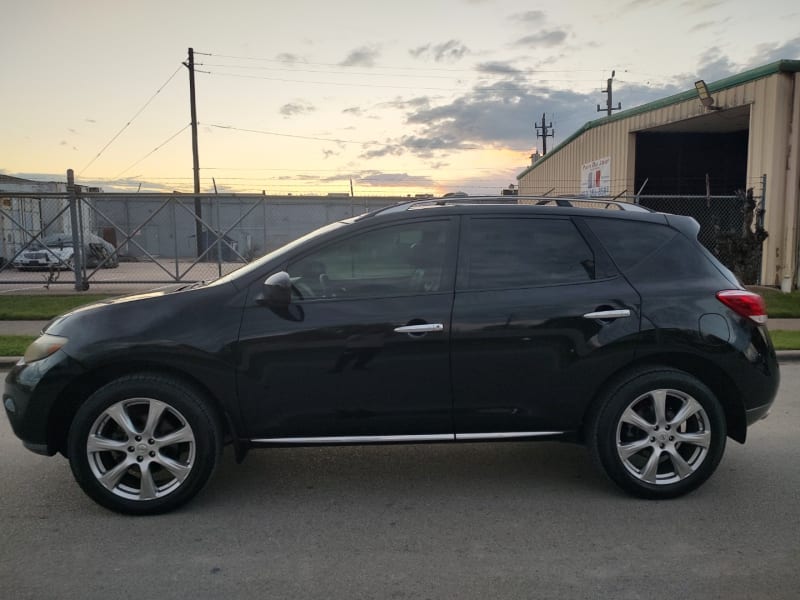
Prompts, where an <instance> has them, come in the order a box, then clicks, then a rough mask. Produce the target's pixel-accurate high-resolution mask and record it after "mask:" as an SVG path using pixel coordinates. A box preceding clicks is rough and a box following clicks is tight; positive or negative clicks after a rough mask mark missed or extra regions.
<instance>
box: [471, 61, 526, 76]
mask: <svg viewBox="0 0 800 600" xmlns="http://www.w3.org/2000/svg"><path fill="white" fill-rule="evenodd" d="M475 70H476V71H478V72H479V73H487V74H489V75H516V74H518V73H521V72H522V71H520V70H519V69H517V68H516V67H512V66H511V63H510V62H508V61H499V60H495V61H489V62H483V63H478V64H477V65H475Z"/></svg>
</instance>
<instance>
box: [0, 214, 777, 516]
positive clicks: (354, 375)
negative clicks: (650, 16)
mask: <svg viewBox="0 0 800 600" xmlns="http://www.w3.org/2000/svg"><path fill="white" fill-rule="evenodd" d="M519 202H520V204H513V205H509V204H503V203H501V202H500V199H497V201H496V202H494V203H482V202H475V201H471V202H469V203H460V202H458V201H449V200H441V201H426V202H415V203H408V204H402V205H397V206H393V207H390V208H387V209H383V210H379V211H376V212H372V213H367V214H364V215H361V216H359V217H355V218H352V219H348V220H346V221H342V222H339V223H334V224H331V225H328V226H326V227H323V228H322V229H319V230H317V231H315V232H313V233H310V234H308V235H306V236H305V237H303V238H300V239H298V240H296V241H294V242H292V243H290V244H288V245H287V246H285V247H283V248H281V249H279V250H276V251H275V252H272V253H270V254H268V255H266V256H264V257H263V258H261V259H259V260H257V261H255V262H253V263H251V264H248V265H246V266H244V267H242V268H241V269H239V270H238V271H236V272H234V273H232V274H231V275H228V276H226V277H223V278H221V279H218V280H216V281H214V282H213V283H210V284H207V285H199V286H198V285H195V286H185V287H183V288H179V289H174V290H170V291H163V290H162V291H156V292H152V293H146V294H141V295H136V296H128V297H123V298H118V299H114V300H110V301H107V302H102V303H98V304H94V305H90V306H87V307H85V308H81V309H78V310H76V311H73V312H71V313H69V314H67V315H64V316H62V317H59V318H57V319H55V320H54V321H53V322H52V323H50V324H49V325H48V326H47V328H46V329H45V331H44V333H43V335H42V336H41V337H40V338H39V339H38V340H36V341H35V342H34V343H33V344H32V345H31V346H30V348H29V349H28V350H27V352H26V353H25V357H24V358H23V360H22V361H20V363H19V364H18V365H16V366H15V367H14V369H13V370H12V371H11V372H10V373H9V375H8V377H7V380H6V391H5V395H4V405H5V408H6V412H7V414H8V417H9V419H10V421H11V424H12V426H13V428H14V431H15V432H16V434H17V435H18V436H19V437H20V438H21V439H22V440H23V443H24V444H25V446H27V447H28V448H29V449H31V450H33V451H35V452H39V453H42V454H48V455H52V454H55V453H56V452H60V453H62V454H63V455H65V456H67V457H69V461H70V465H71V467H72V471H73V473H74V475H75V478H76V479H77V481H78V483H79V484H80V485H81V487H82V488H83V489H84V491H85V492H86V493H87V494H88V495H89V496H91V497H92V498H93V499H94V500H96V501H97V502H99V503H100V504H102V505H103V506H106V507H108V508H110V509H113V510H116V511H120V512H126V513H138V514H143V513H156V512H163V511H166V510H169V509H172V508H174V507H176V506H178V505H180V504H182V503H184V502H186V501H187V500H189V499H190V498H191V497H192V496H194V495H195V494H196V493H197V492H198V491H199V490H200V489H201V488H202V487H203V485H204V484H205V483H206V481H207V480H208V478H209V476H210V475H211V473H212V471H213V470H214V467H215V464H216V463H217V461H218V458H219V456H220V453H221V449H222V447H223V445H224V444H226V443H231V444H232V445H233V447H234V449H235V452H236V457H237V459H240V460H241V459H242V458H243V457H244V455H245V454H246V452H247V451H248V449H250V448H253V447H264V446H301V445H305V446H307V445H315V444H362V443H400V442H411V443H418V442H444V441H448V442H475V441H484V440H487V441H488V440H492V441H495V440H526V441H527V440H536V439H540V440H554V439H559V440H566V441H575V442H580V443H583V444H585V445H586V446H588V448H589V450H590V452H591V454H592V455H593V456H594V458H595V460H596V461H597V463H599V465H600V466H601V467H602V468H603V469H604V470H605V472H606V473H607V474H608V475H609V477H610V478H611V479H612V480H613V481H615V482H616V483H617V484H618V485H619V486H621V487H622V488H624V489H625V490H627V491H628V492H631V493H633V494H635V495H638V496H643V497H646V498H669V497H674V496H678V495H680V494H684V493H686V492H688V491H690V490H692V489H694V488H696V487H697V486H699V485H700V484H701V483H702V482H703V481H705V480H706V479H707V478H708V477H709V476H710V475H711V474H712V472H713V471H714V470H715V468H716V467H717V465H718V464H719V461H720V459H721V458H722V454H723V451H724V449H725V442H726V438H727V437H728V436H730V437H731V438H733V439H734V440H737V441H739V442H744V441H745V436H746V433H747V426H748V425H750V424H752V423H753V422H755V421H756V420H758V419H760V418H762V417H764V416H765V415H766V414H767V412H768V410H769V407H770V405H771V403H772V401H773V398H774V396H775V393H776V390H777V388H778V382H779V373H778V364H777V361H776V356H775V352H774V350H773V347H772V343H771V341H770V338H769V334H768V333H767V329H766V326H765V322H766V314H765V309H764V304H763V301H762V300H761V298H760V297H759V296H758V295H756V294H753V293H750V292H748V291H746V290H745V289H744V288H743V287H742V286H741V285H740V284H739V283H738V282H737V280H736V278H735V277H734V276H733V275H732V274H731V273H730V272H729V271H728V270H727V269H726V268H725V267H724V266H722V265H721V264H720V263H719V262H718V261H717V260H716V259H715V258H714V257H713V256H712V255H711V254H710V253H709V252H708V251H706V250H705V249H704V248H703V247H702V246H701V245H700V244H699V243H698V241H697V239H696V237H697V231H698V225H697V223H696V222H695V221H694V220H693V219H691V218H688V217H680V216H675V215H667V214H661V213H652V212H649V211H646V210H644V209H641V208H639V207H637V206H634V205H625V204H622V203H594V204H592V203H587V204H586V205H582V203H580V202H576V201H565V200H559V201H555V202H548V201H546V200H541V201H538V202H537V201H529V202H531V205H524V204H522V203H523V202H526V201H525V200H523V199H520V200H519ZM537 204H550V205H547V206H538V205H537ZM609 209H610V210H609Z"/></svg>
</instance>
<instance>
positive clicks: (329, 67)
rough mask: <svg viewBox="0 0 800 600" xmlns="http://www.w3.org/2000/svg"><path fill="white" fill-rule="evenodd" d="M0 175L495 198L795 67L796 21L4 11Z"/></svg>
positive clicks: (51, 0)
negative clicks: (594, 129)
mask: <svg viewBox="0 0 800 600" xmlns="http://www.w3.org/2000/svg"><path fill="white" fill-rule="evenodd" d="M0 15H2V23H3V27H2V29H3V35H2V36H0V56H2V60H0V107H2V109H3V110H2V117H0V173H1V174H6V175H10V176H15V177H22V178H28V179H34V180H42V181H64V180H65V177H66V176H65V173H66V170H67V169H73V170H74V172H75V175H76V182H77V183H80V184H84V185H93V186H100V187H102V188H103V189H104V190H106V191H135V190H137V189H141V190H142V191H145V190H146V191H183V192H191V191H192V189H193V171H192V149H191V148H192V146H191V127H190V122H191V117H190V111H189V107H190V103H189V83H188V81H189V77H188V69H187V68H186V67H185V66H184V65H183V63H184V62H185V61H187V55H188V48H190V47H191V48H193V49H194V52H195V63H196V75H195V77H196V96H197V115H198V146H199V163H200V179H201V191H203V192H209V191H213V190H214V184H215V183H216V186H217V189H218V190H219V191H235V192H257V193H260V192H262V191H265V192H266V193H267V194H289V193H291V194H295V195H297V194H321V195H325V194H329V193H349V192H350V189H351V188H350V186H351V181H352V186H353V187H352V189H353V192H354V193H355V195H383V196H385V195H402V196H405V195H409V194H412V195H413V194H420V193H433V194H437V195H439V194H444V193H447V192H456V191H464V192H467V193H469V194H472V195H475V194H485V195H490V194H491V195H493V194H498V193H499V192H500V190H501V189H502V188H504V187H506V186H508V185H509V184H512V183H513V184H516V176H517V174H519V173H520V172H521V171H522V170H524V169H525V168H526V167H527V166H528V165H529V164H530V155H531V154H532V153H533V152H534V150H536V149H539V150H540V151H541V150H542V141H543V140H542V139H541V138H537V130H536V129H535V128H534V123H536V122H538V123H541V119H542V116H543V115H545V119H546V125H548V126H549V125H550V124H551V123H552V126H553V133H554V136H553V137H552V138H547V146H548V149H552V148H553V147H554V146H555V145H557V144H558V143H560V142H562V141H563V140H564V139H566V138H567V137H569V136H570V135H571V134H572V133H574V132H575V131H576V130H577V129H578V128H580V127H581V126H582V125H583V124H584V123H586V122H588V121H592V120H594V119H597V118H601V117H602V116H603V115H604V114H605V113H598V111H597V105H598V104H600V105H602V107H605V103H606V95H605V94H603V93H602V92H601V90H603V89H605V88H606V81H607V79H608V78H609V77H611V73H612V71H614V72H615V77H614V82H613V100H614V105H616V104H617V102H621V103H622V108H623V110H624V109H628V108H633V107H635V106H639V105H641V104H644V103H646V102H649V101H652V100H656V99H659V98H663V97H666V96H669V95H671V94H674V93H678V92H681V91H686V90H689V89H693V87H694V81H695V80H697V79H700V78H702V79H705V80H706V81H707V82H712V81H716V80H718V79H721V78H723V77H726V76H729V75H732V74H736V73H739V72H742V71H743V70H746V69H749V68H752V67H756V66H760V65H763V64H767V63H770V62H773V61H775V60H780V59H793V60H797V59H800V4H797V3H796V2H794V1H792V0H761V1H760V2H752V1H742V0H725V1H722V0H606V1H605V2H596V1H588V0H569V1H564V2H560V3H554V2H548V3H544V2H536V1H531V0H527V1H517V0H439V1H437V0H427V1H421V0H404V1H403V2H391V3H389V2H377V1H375V0H372V1H364V0H337V1H336V2H322V1H314V2H311V1H306V0H294V1H293V2H285V3H283V2H282V3H278V2H275V1H274V0H228V2H208V1H206V0H193V1H184V0H169V1H164V0H155V1H152V0H139V1H138V2H135V3H117V2H108V1H107V0H73V1H72V2H63V1H60V0H4V1H3V4H2V10H0Z"/></svg>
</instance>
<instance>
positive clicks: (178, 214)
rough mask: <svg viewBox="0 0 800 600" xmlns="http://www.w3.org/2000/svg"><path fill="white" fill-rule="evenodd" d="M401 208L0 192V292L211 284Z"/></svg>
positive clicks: (248, 197) (249, 198)
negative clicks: (360, 218)
mask: <svg viewBox="0 0 800 600" xmlns="http://www.w3.org/2000/svg"><path fill="white" fill-rule="evenodd" d="M6 194H9V195H6ZM400 200H401V199H400V198H371V197H349V196H344V197H341V196H335V197H312V196H306V197H300V196H266V195H264V194H236V195H223V194H220V195H212V196H208V195H198V196H195V195H193V194H108V193H100V192H83V191H81V190H79V189H78V190H76V191H74V192H73V193H72V194H71V193H45V194H43V193H30V194H26V193H22V192H14V193H13V196H12V195H10V193H8V192H6V193H3V192H0V239H2V242H0V285H3V284H26V283H30V284H32V285H38V284H44V285H45V286H50V285H59V284H61V285H74V286H75V288H76V289H86V288H87V287H88V286H90V285H91V284H93V283H103V284H115V283H116V284H132V283H137V284H138V283H153V284H158V283H165V282H166V283H169V282H187V283H191V282H195V281H202V280H211V279H215V278H217V277H219V276H221V275H225V274H227V273H229V272H230V271H232V270H234V269H236V268H238V267H239V266H241V265H242V264H244V263H246V262H249V261H250V260H252V259H254V258H256V257H258V256H261V255H262V254H264V253H266V252H269V251H270V250H273V249H275V248H278V247H280V246H282V245H283V244H285V243H286V242H288V241H291V240H292V239H295V238H296V237H299V236H301V235H303V234H304V233H307V232H309V231H311V230H313V229H316V228H318V227H320V226H322V225H325V224H327V223H331V222H333V221H337V220H341V219H345V218H348V217H351V216H355V215H358V214H361V213H363V212H366V211H369V210H374V209H376V208H380V207H383V206H388V205H390V204H393V203H395V202H398V201H400Z"/></svg>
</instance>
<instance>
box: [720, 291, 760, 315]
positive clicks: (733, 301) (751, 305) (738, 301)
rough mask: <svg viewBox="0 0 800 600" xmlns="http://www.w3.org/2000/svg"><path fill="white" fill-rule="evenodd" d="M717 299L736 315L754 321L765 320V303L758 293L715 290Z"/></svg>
mask: <svg viewBox="0 0 800 600" xmlns="http://www.w3.org/2000/svg"><path fill="white" fill-rule="evenodd" d="M717 300H719V301H720V302H722V303H723V304H724V305H725V306H727V307H728V308H730V309H731V310H732V311H733V312H735V313H736V314H737V315H741V316H743V317H747V318H748V319H752V320H753V321H755V322H756V323H766V322H767V305H766V304H765V303H764V299H763V298H762V297H761V296H759V295H758V294H754V293H753V292H747V291H745V290H723V291H721V292H717Z"/></svg>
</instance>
